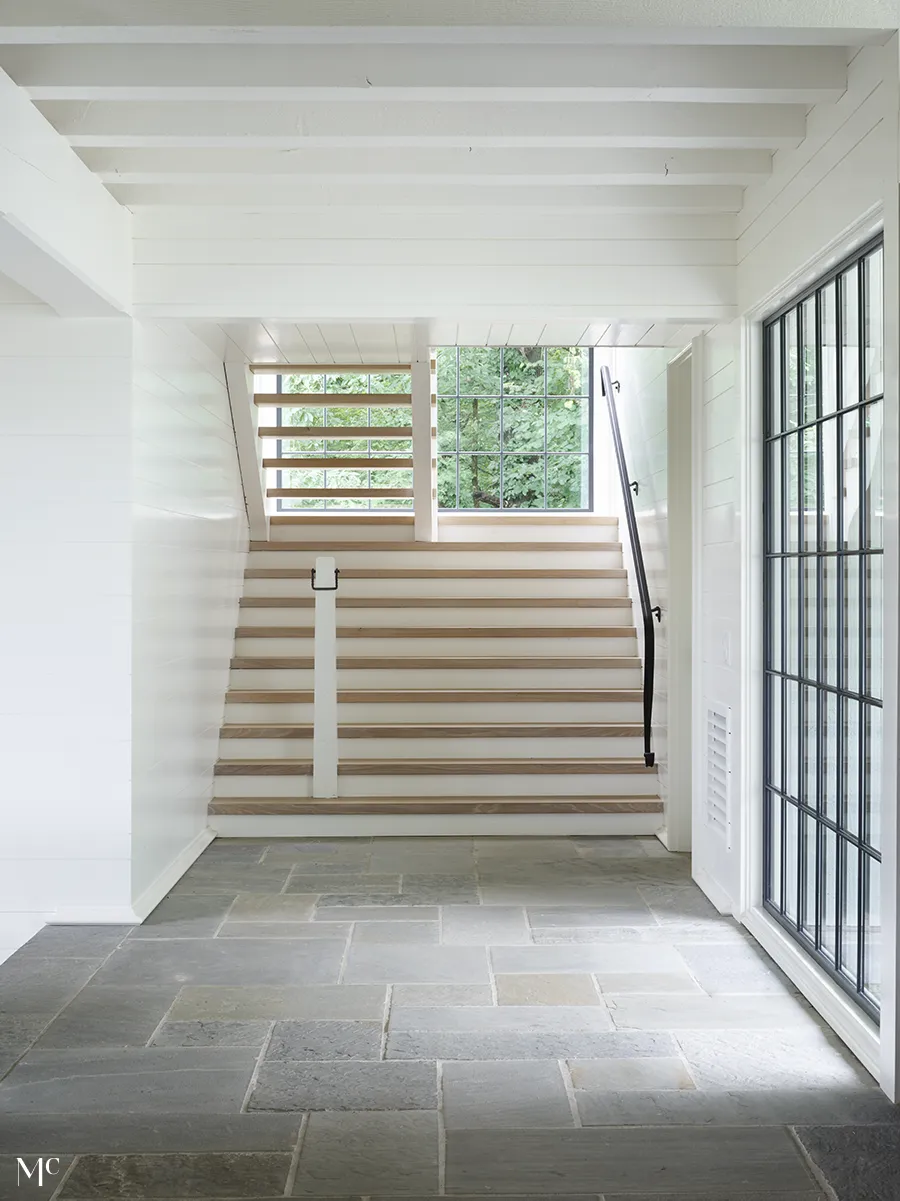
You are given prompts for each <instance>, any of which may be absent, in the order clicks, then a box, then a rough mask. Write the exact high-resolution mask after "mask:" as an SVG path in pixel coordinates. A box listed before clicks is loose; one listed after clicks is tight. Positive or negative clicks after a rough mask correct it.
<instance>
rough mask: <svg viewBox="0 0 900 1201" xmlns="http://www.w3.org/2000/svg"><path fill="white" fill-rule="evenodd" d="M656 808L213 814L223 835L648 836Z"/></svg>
mask: <svg viewBox="0 0 900 1201" xmlns="http://www.w3.org/2000/svg"><path fill="white" fill-rule="evenodd" d="M659 820H660V815H659V814H658V813H560V814H556V813H520V814H514V813H509V814H507V813H446V814H445V813H410V814H406V813H385V814H373V815H372V816H371V817H365V816H356V815H354V814H347V815H343V814H337V815H334V816H322V817H317V816H315V815H303V816H291V815H286V816H278V815H275V814H273V815H271V816H265V815H260V816H258V817H257V816H254V815H252V814H247V815H245V814H219V815H215V814H214V815H212V816H211V817H210V819H209V821H210V825H211V827H212V830H213V831H214V833H215V834H217V835H218V836H219V837H220V838H353V837H357V838H359V837H362V838H368V837H375V838H377V837H379V836H384V837H394V838H396V837H407V836H408V837H416V836H417V835H418V836H422V837H429V838H440V837H442V836H448V837H453V836H454V835H455V836H457V837H459V836H460V835H462V836H465V835H470V834H478V835H481V834H496V835H501V836H502V835H506V836H507V837H510V838H517V837H520V836H522V835H535V836H536V837H539V836H544V837H545V838H546V837H553V836H554V835H557V836H562V837H568V836H570V835H573V834H588V835H595V836H596V835H610V836H613V835H615V836H618V837H623V838H624V837H628V836H632V837H633V836H635V835H640V836H646V835H648V834H655V833H656V831H657V829H658V828H659Z"/></svg>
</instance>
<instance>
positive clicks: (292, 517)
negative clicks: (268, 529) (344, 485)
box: [269, 509, 416, 549]
mask: <svg viewBox="0 0 900 1201" xmlns="http://www.w3.org/2000/svg"><path fill="white" fill-rule="evenodd" d="M415 523H416V519H415V517H413V516H412V515H411V514H408V513H379V512H377V511H372V510H366V509H361V510H360V511H359V513H352V514H351V513H327V512H326V513H323V512H321V511H317V512H315V513H273V514H272V516H271V517H270V518H269V525H299V526H311V525H312V526H315V525H319V526H326V527H328V528H332V529H333V528H334V527H335V526H342V525H344V526H346V525H362V526H365V525H415ZM323 549H325V547H324V544H323Z"/></svg>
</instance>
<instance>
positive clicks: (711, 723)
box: [706, 705, 731, 848]
mask: <svg viewBox="0 0 900 1201" xmlns="http://www.w3.org/2000/svg"><path fill="white" fill-rule="evenodd" d="M706 824H707V825H708V826H712V828H713V829H714V830H716V831H717V832H718V833H719V834H720V835H721V836H722V838H724V839H725V841H726V843H727V844H728V846H729V848H730V846H731V710H730V709H729V708H728V706H727V705H708V706H707V709H706Z"/></svg>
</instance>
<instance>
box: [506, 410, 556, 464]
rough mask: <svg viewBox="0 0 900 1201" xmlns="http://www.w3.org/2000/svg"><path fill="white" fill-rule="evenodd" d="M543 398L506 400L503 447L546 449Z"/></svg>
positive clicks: (520, 449) (507, 448) (523, 449)
mask: <svg viewBox="0 0 900 1201" xmlns="http://www.w3.org/2000/svg"><path fill="white" fill-rule="evenodd" d="M545 422H546V408H545V405H544V401H543V399H540V400H535V399H528V400H504V402H503V449H504V450H516V451H536V452H538V453H541V452H543V451H544V450H545V449H546V425H545Z"/></svg>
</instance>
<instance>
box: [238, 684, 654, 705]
mask: <svg viewBox="0 0 900 1201" xmlns="http://www.w3.org/2000/svg"><path fill="white" fill-rule="evenodd" d="M641 696H642V693H641V690H640V688H589V689H582V688H579V689H572V690H566V689H547V688H532V689H528V688H476V689H468V690H465V689H458V688H457V689H454V688H448V689H445V690H443V691H442V690H441V689H419V688H407V689H365V688H354V689H339V690H338V703H339V704H341V705H354V704H373V703H383V704H405V703H409V704H417V705H419V704H433V703H439V704H440V703H445V702H446V703H450V704H477V703H481V702H488V703H493V702H497V703H516V702H526V703H527V702H539V703H541V702H570V701H571V702H576V703H578V704H594V703H612V702H622V703H629V702H634V701H639V700H640V699H641ZM226 701H227V703H228V704H232V705H233V704H275V705H278V704H286V705H297V704H300V705H302V704H312V702H313V692H312V689H301V690H296V689H295V690H291V689H240V688H232V689H229V691H228V693H227V696H226Z"/></svg>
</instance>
